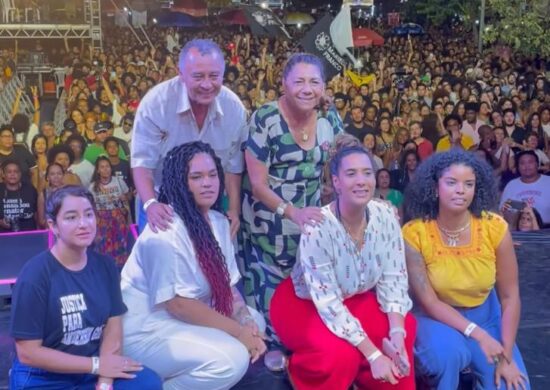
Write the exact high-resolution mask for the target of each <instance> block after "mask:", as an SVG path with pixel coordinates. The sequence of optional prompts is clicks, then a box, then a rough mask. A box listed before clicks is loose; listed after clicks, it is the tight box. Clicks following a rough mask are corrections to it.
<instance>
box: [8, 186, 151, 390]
mask: <svg viewBox="0 0 550 390" xmlns="http://www.w3.org/2000/svg"><path fill="white" fill-rule="evenodd" d="M46 216H47V222H48V226H49V228H50V229H51V230H52V231H53V233H54V235H55V237H56V243H55V244H54V246H53V247H52V249H51V250H49V251H45V252H43V253H41V254H39V255H37V256H36V257H34V258H32V259H31V260H29V261H28V263H27V264H26V265H25V267H24V268H23V270H22V271H21V274H20V275H19V277H18V279H17V283H16V285H15V289H14V293H13V297H12V313H11V318H12V322H11V327H10V331H11V335H12V337H13V338H14V339H15V345H16V351H17V356H16V358H15V360H14V363H13V366H12V370H11V374H10V388H11V389H14V390H16V389H17V390H18V389H44V388H56V389H69V388H70V389H73V388H78V389H79V390H82V389H90V390H91V389H94V388H95V389H99V390H108V389H113V388H114V389H116V390H123V389H124V390H126V389H140V390H141V389H143V390H149V389H151V390H157V389H161V388H162V384H161V381H160V378H159V377H158V376H157V375H156V374H155V373H154V372H153V371H151V370H150V369H148V368H145V367H144V366H142V365H141V364H140V363H139V362H136V361H134V360H132V359H130V358H128V357H124V356H122V355H121V352H122V351H121V345H122V342H121V336H122V322H121V316H122V314H124V313H125V312H126V310H127V309H126V306H125V305H124V303H123V302H122V297H121V293H120V284H119V275H118V272H117V270H116V268H115V265H114V261H113V260H112V259H111V258H108V257H106V256H102V255H99V254H97V253H95V252H92V251H90V250H88V247H89V246H90V244H91V243H92V242H93V240H94V238H95V235H96V217H95V209H94V201H93V197H92V195H91V194H90V193H89V192H88V191H87V190H86V189H84V188H82V187H79V186H66V187H63V188H60V189H58V190H56V191H55V192H53V193H52V194H51V195H50V196H49V197H48V199H47V201H46Z"/></svg>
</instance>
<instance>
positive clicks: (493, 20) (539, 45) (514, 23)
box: [483, 0, 550, 58]
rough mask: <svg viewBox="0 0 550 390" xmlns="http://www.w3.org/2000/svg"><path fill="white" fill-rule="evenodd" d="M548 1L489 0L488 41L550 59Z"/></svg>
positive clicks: (486, 30)
mask: <svg viewBox="0 0 550 390" xmlns="http://www.w3.org/2000/svg"><path fill="white" fill-rule="evenodd" d="M549 5H550V4H549V1H548V0H488V10H487V11H488V16H489V17H488V20H487V27H486V28H485V31H484V32H483V40H484V41H485V42H486V43H491V44H492V43H502V44H505V45H509V46H510V47H512V48H513V49H514V51H516V52H518V53H522V54H525V55H527V56H535V55H540V56H542V57H546V58H550V39H549V38H548V32H549V31H550V12H549Z"/></svg>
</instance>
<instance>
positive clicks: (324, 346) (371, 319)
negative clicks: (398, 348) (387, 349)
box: [270, 278, 416, 390]
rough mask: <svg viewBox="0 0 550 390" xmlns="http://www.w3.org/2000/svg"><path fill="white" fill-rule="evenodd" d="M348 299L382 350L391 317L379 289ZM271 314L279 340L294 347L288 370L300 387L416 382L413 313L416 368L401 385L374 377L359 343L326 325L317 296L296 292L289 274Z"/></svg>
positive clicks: (411, 335) (405, 386) (402, 389)
mask: <svg viewBox="0 0 550 390" xmlns="http://www.w3.org/2000/svg"><path fill="white" fill-rule="evenodd" d="M344 305H346V307H347V308H348V309H349V311H350V312H351V313H352V314H353V315H354V316H355V317H356V318H357V319H358V320H359V322H360V323H361V325H362V326H363V329H364V330H365V332H366V333H367V335H368V337H369V339H370V340H371V341H372V342H373V343H374V345H376V346H377V347H378V348H379V349H380V350H382V340H383V339H384V337H388V332H389V322H388V317H387V315H386V314H385V313H383V312H382V311H381V310H380V307H379V305H378V301H377V300H376V294H375V293H373V292H370V291H368V292H365V293H363V294H358V295H355V296H353V297H351V298H348V299H346V300H345V301H344ZM270 316H271V323H272V325H273V327H274V328H275V331H276V333H277V335H278V336H279V338H280V340H281V341H282V343H283V344H284V345H285V347H287V348H288V349H289V350H290V351H291V352H292V355H291V356H290V360H289V366H288V370H289V374H290V377H291V380H292V382H293V384H294V386H295V388H296V389H297V390H348V389H349V387H350V386H351V385H352V384H355V385H356V386H357V387H358V388H359V389H362V390H364V389H376V390H386V389H387V390H411V389H414V388H415V382H414V364H413V344H414V339H415V334H416V321H415V319H414V317H413V316H412V315H410V314H407V316H406V317H405V330H406V331H407V338H406V339H405V346H406V350H407V355H408V357H409V361H410V362H411V373H410V375H409V376H407V377H405V378H402V379H400V380H399V383H398V384H397V385H391V384H390V383H384V382H381V381H378V380H375V379H374V378H373V377H372V374H371V371H370V367H369V363H368V361H367V359H366V358H365V357H364V356H363V354H362V353H361V352H360V351H359V349H357V348H356V347H354V346H353V345H352V344H350V343H349V342H348V341H347V340H344V339H342V338H340V337H338V336H336V335H335V334H334V333H332V332H331V331H330V330H329V329H328V328H327V326H326V325H325V324H324V323H323V321H322V320H321V317H320V316H319V313H318V312H317V309H316V307H315V305H314V304H313V302H312V301H310V300H306V299H301V298H298V297H297V296H296V293H295V292H294V285H293V284H292V280H291V279H290V278H288V279H286V280H284V281H283V282H282V283H281V284H280V285H279V286H278V287H277V289H276V290H275V293H274V295H273V298H272V300H271V305H270Z"/></svg>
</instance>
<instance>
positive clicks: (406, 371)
mask: <svg viewBox="0 0 550 390" xmlns="http://www.w3.org/2000/svg"><path fill="white" fill-rule="evenodd" d="M330 171H331V175H332V183H333V186H334V189H335V192H336V194H337V197H336V200H335V201H334V202H331V203H330V204H328V205H326V206H324V207H323V208H322V209H321V213H322V215H323V217H324V219H323V221H322V222H321V223H319V224H317V225H316V226H315V227H307V228H306V232H305V233H304V234H302V237H301V240H300V245H299V249H298V259H297V262H296V265H295V266H294V269H293V271H292V275H291V276H292V277H291V278H289V279H287V280H285V281H284V282H283V283H281V284H280V285H279V287H278V288H277V289H276V291H275V294H274V296H273V300H272V302H271V321H272V323H273V326H274V328H275V330H276V332H277V334H278V335H279V337H280V339H281V341H282V342H283V344H284V345H285V347H287V348H288V349H289V350H290V351H291V352H292V355H291V357H290V360H289V367H288V369H289V374H290V378H291V381H292V382H293V383H294V385H295V388H297V389H300V390H307V389H311V390H313V389H315V390H347V389H349V388H350V386H351V385H352V384H355V385H356V386H357V387H358V388H360V389H414V386H415V384H414V373H413V372H412V367H411V366H412V364H411V362H412V356H413V355H412V347H413V343H414V338H415V321H414V318H413V317H412V316H410V315H407V312H408V310H409V309H410V308H411V306H412V304H411V300H410V299H409V296H408V294H407V289H408V283H407V270H406V265H405V252H404V245H403V238H402V236H401V229H400V227H399V222H398V221H397V218H396V217H395V214H394V211H393V210H392V208H391V207H389V206H388V205H387V204H386V203H382V202H378V201H371V200H372V197H373V194H374V187H375V180H374V169H373V166H372V163H371V161H370V158H369V155H368V153H367V151H366V150H365V149H364V148H362V147H360V146H351V147H344V148H342V149H340V150H339V151H338V152H337V153H336V154H335V155H334V157H332V159H331V163H330ZM385 338H387V339H388V340H386V343H387V344H388V345H389V346H390V347H389V348H388V345H386V346H384V339H385ZM392 349H393V350H395V351H396V353H395V352H394V353H392V352H391V350H392ZM381 350H384V353H382V352H381ZM389 355H391V357H392V358H390V356H389Z"/></svg>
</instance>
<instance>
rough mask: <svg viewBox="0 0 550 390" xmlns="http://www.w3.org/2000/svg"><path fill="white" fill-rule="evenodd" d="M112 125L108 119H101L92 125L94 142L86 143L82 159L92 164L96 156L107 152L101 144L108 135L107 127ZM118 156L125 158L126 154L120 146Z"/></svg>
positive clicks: (109, 127)
mask: <svg viewBox="0 0 550 390" xmlns="http://www.w3.org/2000/svg"><path fill="white" fill-rule="evenodd" d="M112 127H113V123H112V122H109V121H103V122H98V123H96V124H95V126H94V133H95V139H94V143H93V144H91V145H88V147H87V148H86V152H85V153H84V159H85V160H88V161H89V162H91V163H92V164H95V161H96V160H97V158H98V157H99V156H100V155H102V154H104V155H107V152H106V151H105V148H104V147H103V144H104V142H105V140H106V139H107V137H108V136H109V129H111V128H112ZM118 156H119V157H120V158H121V159H122V160H127V158H126V154H125V153H124V151H123V150H122V148H119V151H118Z"/></svg>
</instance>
